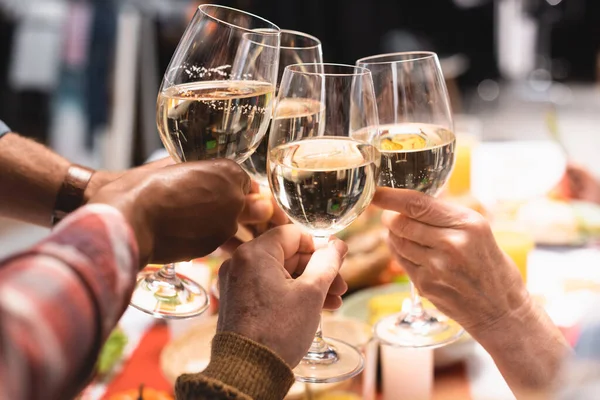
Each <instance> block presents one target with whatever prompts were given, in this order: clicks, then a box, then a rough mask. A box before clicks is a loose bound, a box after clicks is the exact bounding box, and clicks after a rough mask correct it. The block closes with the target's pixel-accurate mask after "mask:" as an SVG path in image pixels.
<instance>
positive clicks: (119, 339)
mask: <svg viewBox="0 0 600 400" xmlns="http://www.w3.org/2000/svg"><path fill="white" fill-rule="evenodd" d="M127 340H128V339H127V335H126V334H125V332H123V330H122V329H121V328H119V327H117V328H115V329H114V330H113V331H112V333H111V334H110V336H109V337H108V339H107V340H106V343H104V346H103V347H102V350H101V351H100V356H99V357H98V361H97V362H96V371H97V373H98V375H99V376H104V375H107V374H108V373H110V371H112V369H113V368H114V367H115V366H116V365H117V364H118V363H119V361H121V357H122V356H123V351H124V350H125V346H127Z"/></svg>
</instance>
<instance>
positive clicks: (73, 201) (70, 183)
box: [51, 164, 94, 225]
mask: <svg viewBox="0 0 600 400" xmlns="http://www.w3.org/2000/svg"><path fill="white" fill-rule="evenodd" d="M93 174H94V170H93V169H89V168H86V167H82V166H81V165H76V164H72V165H71V166H70V167H69V170H68V171H67V176H65V180H64V181H63V183H62V185H61V187H60V190H59V191H58V195H57V196H56V203H55V204H54V211H53V212H52V220H51V222H52V225H56V224H57V223H59V222H60V221H61V220H62V219H63V218H64V217H66V216H67V214H69V213H71V212H73V211H75V210H76V209H78V208H79V207H81V206H82V205H83V200H84V199H83V195H84V193H85V189H86V188H87V186H88V184H89V183H90V180H91V179H92V175H93Z"/></svg>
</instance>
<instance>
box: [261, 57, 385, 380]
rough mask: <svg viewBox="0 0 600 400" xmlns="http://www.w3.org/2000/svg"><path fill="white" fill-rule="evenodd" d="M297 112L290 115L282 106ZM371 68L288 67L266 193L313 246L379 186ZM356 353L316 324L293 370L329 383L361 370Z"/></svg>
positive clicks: (303, 377) (344, 223)
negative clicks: (296, 108) (298, 106)
mask: <svg viewBox="0 0 600 400" xmlns="http://www.w3.org/2000/svg"><path fill="white" fill-rule="evenodd" d="M290 103H293V104H302V107H303V112H300V113H289V107H288V104H290ZM378 133H379V132H378V121H377V107H376V104H375V94H374V91H373V83H372V80H371V73H370V72H369V71H368V70H366V69H364V68H359V67H355V66H349V65H339V64H297V65H290V66H288V67H286V69H285V72H284V73H283V77H282V80H281V85H280V88H279V94H278V97H277V103H276V106H275V110H274V112H273V122H272V124H271V133H270V136H269V149H268V163H267V171H268V178H269V184H270V186H271V191H272V192H273V196H274V197H275V199H276V201H277V203H278V205H279V206H280V207H281V208H282V209H283V211H284V212H285V213H286V214H287V216H288V217H289V218H290V220H291V221H292V222H293V223H295V224H297V225H299V226H300V227H301V228H302V229H304V230H305V231H306V232H308V233H310V234H311V235H312V236H313V239H314V242H315V247H317V248H319V247H320V246H323V245H325V244H326V243H327V241H328V238H329V237H330V236H331V235H333V234H335V233H337V232H339V231H341V230H342V229H344V228H346V227H347V226H348V225H350V224H351V223H352V222H353V221H354V220H355V219H356V218H357V217H358V216H359V215H360V214H361V213H362V212H363V211H364V210H365V209H366V208H367V206H368V205H369V203H370V202H371V200H372V198H373V195H374V194H375V190H376V188H377V179H378V176H379V165H380V162H381V156H380V154H379V152H378V151H377V149H376V147H375V146H374V145H373V143H374V140H375V139H376V138H377V136H378ZM363 364H364V361H363V357H362V355H361V353H360V352H359V351H358V350H357V349H355V348H354V347H352V346H350V345H349V344H347V343H345V342H342V341H341V340H336V339H331V338H327V339H325V338H323V334H322V330H321V324H320V323H319V327H318V330H317V332H316V335H315V338H314V341H313V343H312V346H311V347H310V350H309V352H308V354H307V355H306V356H305V357H304V359H303V360H302V362H301V363H300V364H299V365H298V366H297V367H296V369H295V370H294V372H295V374H296V379H297V380H299V381H301V382H311V383H330V382H338V381H342V380H345V379H349V378H351V377H353V376H355V375H356V374H358V373H360V372H361V371H362V369H363Z"/></svg>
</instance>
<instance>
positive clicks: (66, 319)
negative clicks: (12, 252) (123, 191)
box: [0, 205, 139, 400]
mask: <svg viewBox="0 0 600 400" xmlns="http://www.w3.org/2000/svg"><path fill="white" fill-rule="evenodd" d="M138 267H139V266H138V254H137V244H136V242H135V238H134V236H133V234H132V232H131V229H130V228H129V226H128V225H127V223H126V222H125V220H124V218H123V217H122V216H121V214H120V213H119V212H118V211H116V210H115V209H113V208H111V207H108V206H103V205H94V206H88V207H86V208H84V209H81V210H80V211H78V212H76V213H74V214H73V215H72V216H70V217H69V218H68V219H66V220H65V221H63V222H62V223H61V224H60V225H59V226H58V227H57V229H56V230H55V232H54V233H53V234H52V235H50V236H49V237H48V239H46V240H44V241H42V242H41V243H40V244H38V245H37V246H35V247H34V248H32V249H31V250H29V251H26V252H24V253H21V254H18V255H16V256H13V257H11V258H9V259H7V260H5V261H3V262H1V263H0V294H1V295H0V316H1V317H0V318H1V319H0V365H2V366H4V367H5V368H4V370H3V373H2V374H0V398H7V399H8V398H10V399H13V398H14V399H20V398H27V399H44V400H53V399H63V398H73V397H74V395H76V394H77V392H78V391H79V390H81V389H82V387H83V385H84V384H85V383H86V381H87V380H88V379H89V377H90V376H91V373H92V370H93V366H94V365H95V360H96V357H97V354H98V351H99V350H100V346H101V344H102V343H103V342H104V340H105V339H106V338H107V337H108V335H109V333H110V332H111V331H112V329H113V328H114V326H115V325H116V323H117V321H118V319H119V318H120V316H121V314H122V313H123V311H124V310H125V308H126V307H127V304H128V299H129V297H130V296H131V292H132V290H133V285H134V280H135V278H134V277H135V274H136V272H137V270H138ZM33 379H35V380H33Z"/></svg>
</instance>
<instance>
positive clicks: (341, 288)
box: [327, 274, 348, 296]
mask: <svg viewBox="0 0 600 400" xmlns="http://www.w3.org/2000/svg"><path fill="white" fill-rule="evenodd" d="M347 291H348V284H347V283H346V281H345V280H344V278H342V276H341V275H340V274H338V275H337V276H336V277H335V279H334V280H333V283H332V284H331V286H329V291H328V292H327V295H328V296H329V295H330V296H342V295H343V294H345V293H346V292H347Z"/></svg>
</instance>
